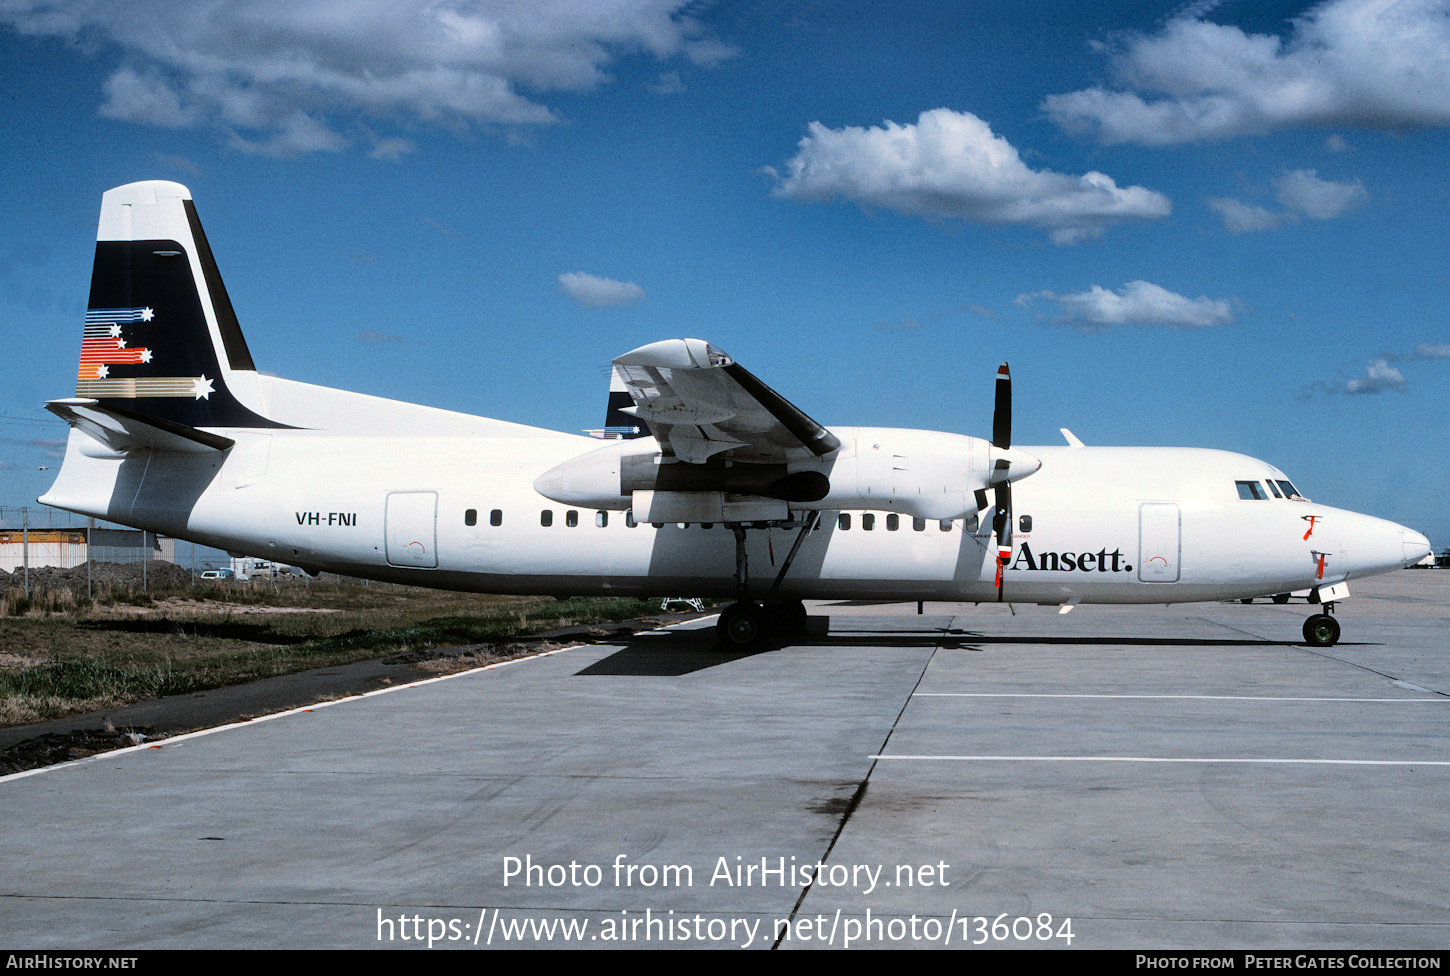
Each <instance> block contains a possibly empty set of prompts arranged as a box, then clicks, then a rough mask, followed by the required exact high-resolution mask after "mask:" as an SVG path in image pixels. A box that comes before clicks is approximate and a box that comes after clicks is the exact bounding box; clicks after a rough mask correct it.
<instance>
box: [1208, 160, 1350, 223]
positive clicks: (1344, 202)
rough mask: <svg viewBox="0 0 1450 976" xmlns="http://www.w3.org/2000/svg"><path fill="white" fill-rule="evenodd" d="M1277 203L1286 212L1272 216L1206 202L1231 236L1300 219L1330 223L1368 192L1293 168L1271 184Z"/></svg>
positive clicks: (1225, 202) (1236, 204) (1222, 201)
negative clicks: (1307, 218) (1216, 212)
mask: <svg viewBox="0 0 1450 976" xmlns="http://www.w3.org/2000/svg"><path fill="white" fill-rule="evenodd" d="M1274 188H1275V189H1276V190H1277V191H1278V198H1279V202H1280V203H1281V204H1283V205H1284V206H1285V207H1286V208H1287V209H1285V210H1283V211H1280V212H1278V213H1275V212H1274V211H1272V210H1267V209H1265V208H1263V207H1255V206H1252V205H1250V204H1247V203H1242V202H1240V201H1238V200H1231V199H1226V198H1223V197H1210V198H1208V200H1207V201H1206V202H1207V203H1208V205H1209V206H1210V207H1212V208H1213V209H1214V210H1217V211H1218V213H1219V215H1220V216H1222V217H1223V226H1224V229H1225V230H1227V231H1228V232H1229V233H1230V234H1243V233H1246V232H1248V231H1256V230H1273V229H1274V228H1275V227H1279V226H1281V225H1283V224H1297V223H1298V222H1299V217H1300V216H1301V215H1302V216H1305V217H1309V218H1310V219H1312V220H1333V219H1334V218H1335V217H1338V216H1340V215H1342V214H1343V213H1345V212H1346V211H1349V210H1353V209H1354V208H1355V207H1360V206H1363V205H1364V203H1365V201H1367V200H1368V199H1369V191H1367V190H1366V189H1365V188H1364V184H1363V183H1361V182H1360V181H1359V180H1354V181H1353V182H1350V183H1336V182H1334V181H1333V180H1321V179H1320V178H1319V175H1318V172H1317V171H1316V170H1312V169H1296V170H1293V171H1291V172H1288V173H1285V174H1284V175H1283V176H1281V177H1279V178H1278V179H1277V180H1275V181H1274Z"/></svg>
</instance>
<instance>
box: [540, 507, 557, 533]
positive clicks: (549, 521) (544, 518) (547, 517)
mask: <svg viewBox="0 0 1450 976" xmlns="http://www.w3.org/2000/svg"><path fill="white" fill-rule="evenodd" d="M539 524H540V525H542V526H543V527H544V528H546V529H547V528H548V527H549V526H551V525H553V524H554V510H553V509H551V508H546V509H544V510H543V511H542V512H540V513H539Z"/></svg>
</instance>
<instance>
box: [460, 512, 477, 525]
mask: <svg viewBox="0 0 1450 976" xmlns="http://www.w3.org/2000/svg"><path fill="white" fill-rule="evenodd" d="M463 524H464V525H477V524H478V509H476V508H470V509H469V510H468V511H466V512H464V513H463Z"/></svg>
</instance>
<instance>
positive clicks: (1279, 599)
mask: <svg viewBox="0 0 1450 976" xmlns="http://www.w3.org/2000/svg"><path fill="white" fill-rule="evenodd" d="M1274 602H1275V603H1288V602H1289V594H1287V593H1275V594H1274Z"/></svg>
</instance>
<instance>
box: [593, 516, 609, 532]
mask: <svg viewBox="0 0 1450 976" xmlns="http://www.w3.org/2000/svg"><path fill="white" fill-rule="evenodd" d="M594 524H595V525H597V526H599V528H601V529H602V528H604V527H605V526H606V525H608V524H609V513H608V512H595V513H594Z"/></svg>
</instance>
